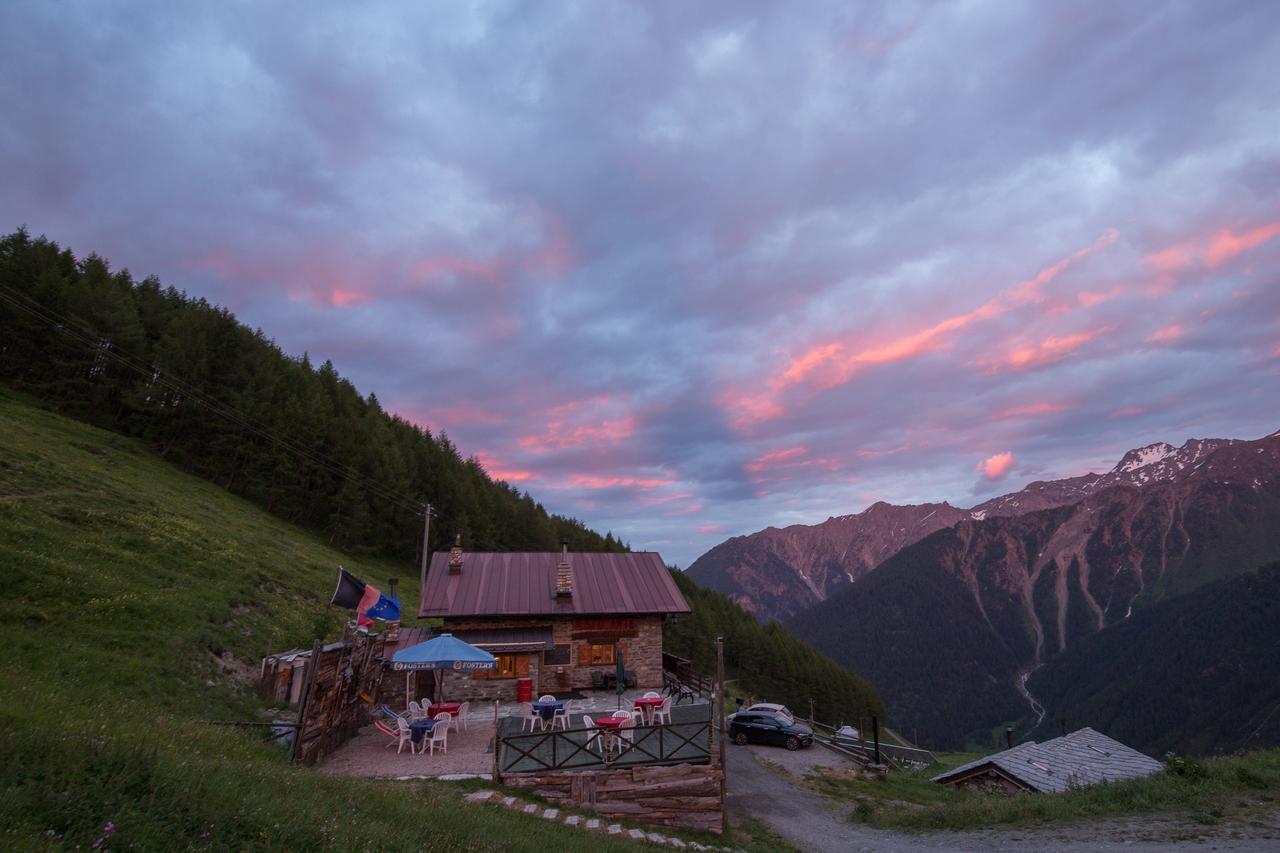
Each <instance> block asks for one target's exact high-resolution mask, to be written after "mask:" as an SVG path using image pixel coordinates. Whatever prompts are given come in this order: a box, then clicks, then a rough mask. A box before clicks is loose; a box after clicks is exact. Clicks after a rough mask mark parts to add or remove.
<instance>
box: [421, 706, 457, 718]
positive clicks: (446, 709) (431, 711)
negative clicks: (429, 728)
mask: <svg viewBox="0 0 1280 853" xmlns="http://www.w3.org/2000/svg"><path fill="white" fill-rule="evenodd" d="M461 707H462V703H461V702H439V703H436V704H434V705H428V706H427V716H428V717H431V718H432V719H434V718H435V716H436V714H445V713H447V714H452V715H453V716H455V717H456V716H458V709H459V708H461Z"/></svg>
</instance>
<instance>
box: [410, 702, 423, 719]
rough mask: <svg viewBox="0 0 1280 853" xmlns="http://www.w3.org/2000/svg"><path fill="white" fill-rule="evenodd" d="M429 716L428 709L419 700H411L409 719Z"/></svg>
mask: <svg viewBox="0 0 1280 853" xmlns="http://www.w3.org/2000/svg"><path fill="white" fill-rule="evenodd" d="M426 718H427V709H426V708H423V707H422V706H421V705H419V704H418V703H417V702H415V701H412V700H410V702H409V721H410V722H412V721H414V720H425V719H426Z"/></svg>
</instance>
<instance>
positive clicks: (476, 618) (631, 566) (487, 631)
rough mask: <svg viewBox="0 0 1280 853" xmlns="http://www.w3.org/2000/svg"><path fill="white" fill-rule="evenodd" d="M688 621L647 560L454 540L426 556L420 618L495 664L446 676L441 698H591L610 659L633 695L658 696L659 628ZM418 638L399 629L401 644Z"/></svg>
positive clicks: (677, 597)
mask: <svg viewBox="0 0 1280 853" xmlns="http://www.w3.org/2000/svg"><path fill="white" fill-rule="evenodd" d="M688 612H689V605H688V602H686V601H685V599H684V596H683V595H681V594H680V590H679V589H678V588H677V587H676V585H675V581H674V580H673V579H672V578H671V574H670V572H669V571H668V569H667V567H666V565H665V564H664V563H663V562H662V558H661V557H660V556H659V555H658V554H656V553H653V552H643V553H626V554H600V553H578V552H575V553H569V552H568V551H567V549H562V550H561V551H559V552H554V551H553V552H534V553H528V552H526V553H493V552H464V551H463V549H462V545H461V541H460V537H459V540H458V541H455V544H454V546H453V548H452V549H451V550H450V552H449V553H447V554H445V553H439V554H435V555H434V556H433V557H432V560H431V564H430V567H429V569H428V572H427V582H426V584H425V586H424V587H423V590H422V600H421V606H420V608H419V611H418V615H419V616H420V617H423V618H439V619H442V620H443V623H444V624H443V625H442V626H441V627H440V628H439V629H438V630H439V631H440V632H448V633H451V634H453V635H454V636H456V637H458V638H460V639H462V640H465V641H466V642H468V643H471V644H472V645H474V646H478V647H480V648H483V649H485V650H486V651H488V652H489V653H491V654H493V655H494V656H495V657H496V658H497V659H498V668H497V669H496V670H493V671H490V672H474V673H453V672H450V673H447V674H446V676H445V681H444V692H445V695H446V696H448V697H449V698H450V699H454V700H472V701H480V700H493V699H498V700H501V701H512V700H514V699H516V698H517V685H518V682H519V680H520V679H526V678H527V679H529V680H530V682H531V684H532V690H533V695H534V696H538V695H540V694H543V693H565V692H569V691H572V690H583V689H589V688H591V687H592V686H593V684H598V683H599V679H601V678H605V677H611V676H612V675H613V674H614V673H615V672H616V670H617V660H616V655H618V654H621V655H622V657H623V666H624V667H625V669H626V670H627V672H629V673H634V675H635V679H636V686H637V687H639V688H641V689H658V688H660V687H661V686H662V629H663V625H664V624H665V623H666V621H667V620H668V619H671V618H674V617H677V616H678V615H679V614H681V613H688ZM423 639H426V635H425V634H424V633H422V629H406V630H404V631H402V634H401V638H400V643H399V645H400V646H402V647H407V646H409V645H412V644H414V643H417V642H420V641H421V640H423ZM424 682H425V679H424Z"/></svg>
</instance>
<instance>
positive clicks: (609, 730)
mask: <svg viewBox="0 0 1280 853" xmlns="http://www.w3.org/2000/svg"><path fill="white" fill-rule="evenodd" d="M595 722H596V728H598V729H600V734H601V735H602V736H603V738H602V739H603V740H604V751H605V752H612V751H613V739H614V738H615V737H616V736H617V732H618V729H620V728H622V724H623V722H625V720H624V718H623V717H596V721H595Z"/></svg>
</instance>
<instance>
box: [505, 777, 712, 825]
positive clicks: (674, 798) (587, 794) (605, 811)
mask: <svg viewBox="0 0 1280 853" xmlns="http://www.w3.org/2000/svg"><path fill="white" fill-rule="evenodd" d="M722 777H723V771H721V769H720V768H719V767H710V766H707V765H694V764H676V765H671V766H665V767H633V768H630V769H626V770H619V769H614V770H596V771H587V772H582V773H563V772H561V773H511V774H506V775H504V776H503V777H502V782H503V784H504V785H507V786H509V787H513V788H524V789H527V790H529V791H530V792H531V793H534V794H536V795H538V796H540V797H544V798H546V799H548V800H552V801H554V802H557V803H560V804H562V805H564V806H566V807H569V808H583V809H590V810H591V811H594V812H597V813H599V814H601V815H604V816H605V817H609V818H612V819H620V820H628V821H634V822H636V823H644V824H649V825H652V826H674V827H680V828H682V829H696V830H702V831H704V832H720V830H721V827H722V823H723V814H724V802H723V801H722V799H721V780H722Z"/></svg>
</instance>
